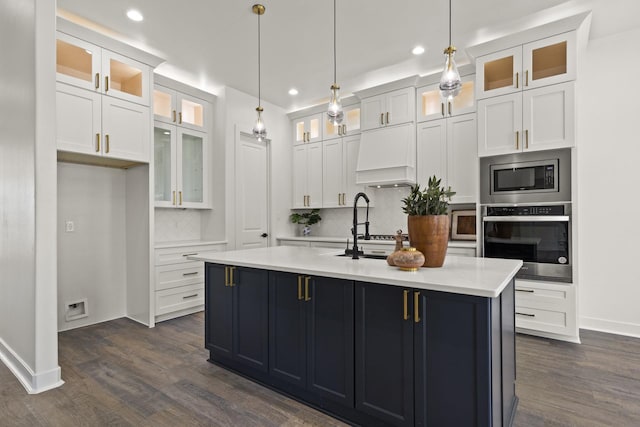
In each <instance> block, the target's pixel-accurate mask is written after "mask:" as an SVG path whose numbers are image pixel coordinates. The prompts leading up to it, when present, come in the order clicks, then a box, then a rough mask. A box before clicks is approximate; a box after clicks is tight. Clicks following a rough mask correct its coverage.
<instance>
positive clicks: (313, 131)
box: [305, 113, 323, 151]
mask: <svg viewBox="0 0 640 427" xmlns="http://www.w3.org/2000/svg"><path fill="white" fill-rule="evenodd" d="M322 116H323V114H322V113H319V114H314V115H313V116H310V117H308V118H307V119H306V120H305V128H306V129H307V132H308V136H307V142H319V141H322ZM321 151H322V150H321Z"/></svg>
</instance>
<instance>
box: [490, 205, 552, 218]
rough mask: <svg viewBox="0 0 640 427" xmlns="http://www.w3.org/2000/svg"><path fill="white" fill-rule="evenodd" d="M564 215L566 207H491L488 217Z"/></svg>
mask: <svg viewBox="0 0 640 427" xmlns="http://www.w3.org/2000/svg"><path fill="white" fill-rule="evenodd" d="M545 215H564V206H562V205H551V206H489V207H487V216H545Z"/></svg>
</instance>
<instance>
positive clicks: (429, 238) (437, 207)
mask: <svg viewBox="0 0 640 427" xmlns="http://www.w3.org/2000/svg"><path fill="white" fill-rule="evenodd" d="M441 181H442V180H441V179H438V178H437V177H436V176H435V175H434V176H433V177H431V178H429V182H428V185H427V188H425V189H424V191H422V190H420V185H419V184H416V185H414V186H412V187H411V191H410V192H409V195H408V196H407V197H406V198H404V199H402V202H403V203H404V207H403V208H402V210H403V212H404V213H406V214H407V215H408V217H407V222H408V224H407V225H408V228H409V243H410V244H411V246H412V247H414V248H416V249H417V250H419V251H420V252H422V254H423V255H424V257H425V262H424V264H423V266H424V267H442V264H443V263H444V257H445V255H446V254H447V243H448V241H449V215H448V214H447V210H448V209H449V200H450V199H451V196H453V195H454V194H456V193H455V191H451V187H449V188H447V189H445V188H444V187H440V183H441Z"/></svg>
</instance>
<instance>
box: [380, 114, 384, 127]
mask: <svg viewBox="0 0 640 427" xmlns="http://www.w3.org/2000/svg"><path fill="white" fill-rule="evenodd" d="M380 126H384V113H380Z"/></svg>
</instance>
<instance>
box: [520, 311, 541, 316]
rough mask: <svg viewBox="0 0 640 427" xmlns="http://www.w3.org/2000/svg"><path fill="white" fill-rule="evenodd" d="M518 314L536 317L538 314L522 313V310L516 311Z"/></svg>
mask: <svg viewBox="0 0 640 427" xmlns="http://www.w3.org/2000/svg"><path fill="white" fill-rule="evenodd" d="M516 314H517V315H518V316H526V317H536V315H535V314H529V313H520V312H517V311H516Z"/></svg>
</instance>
